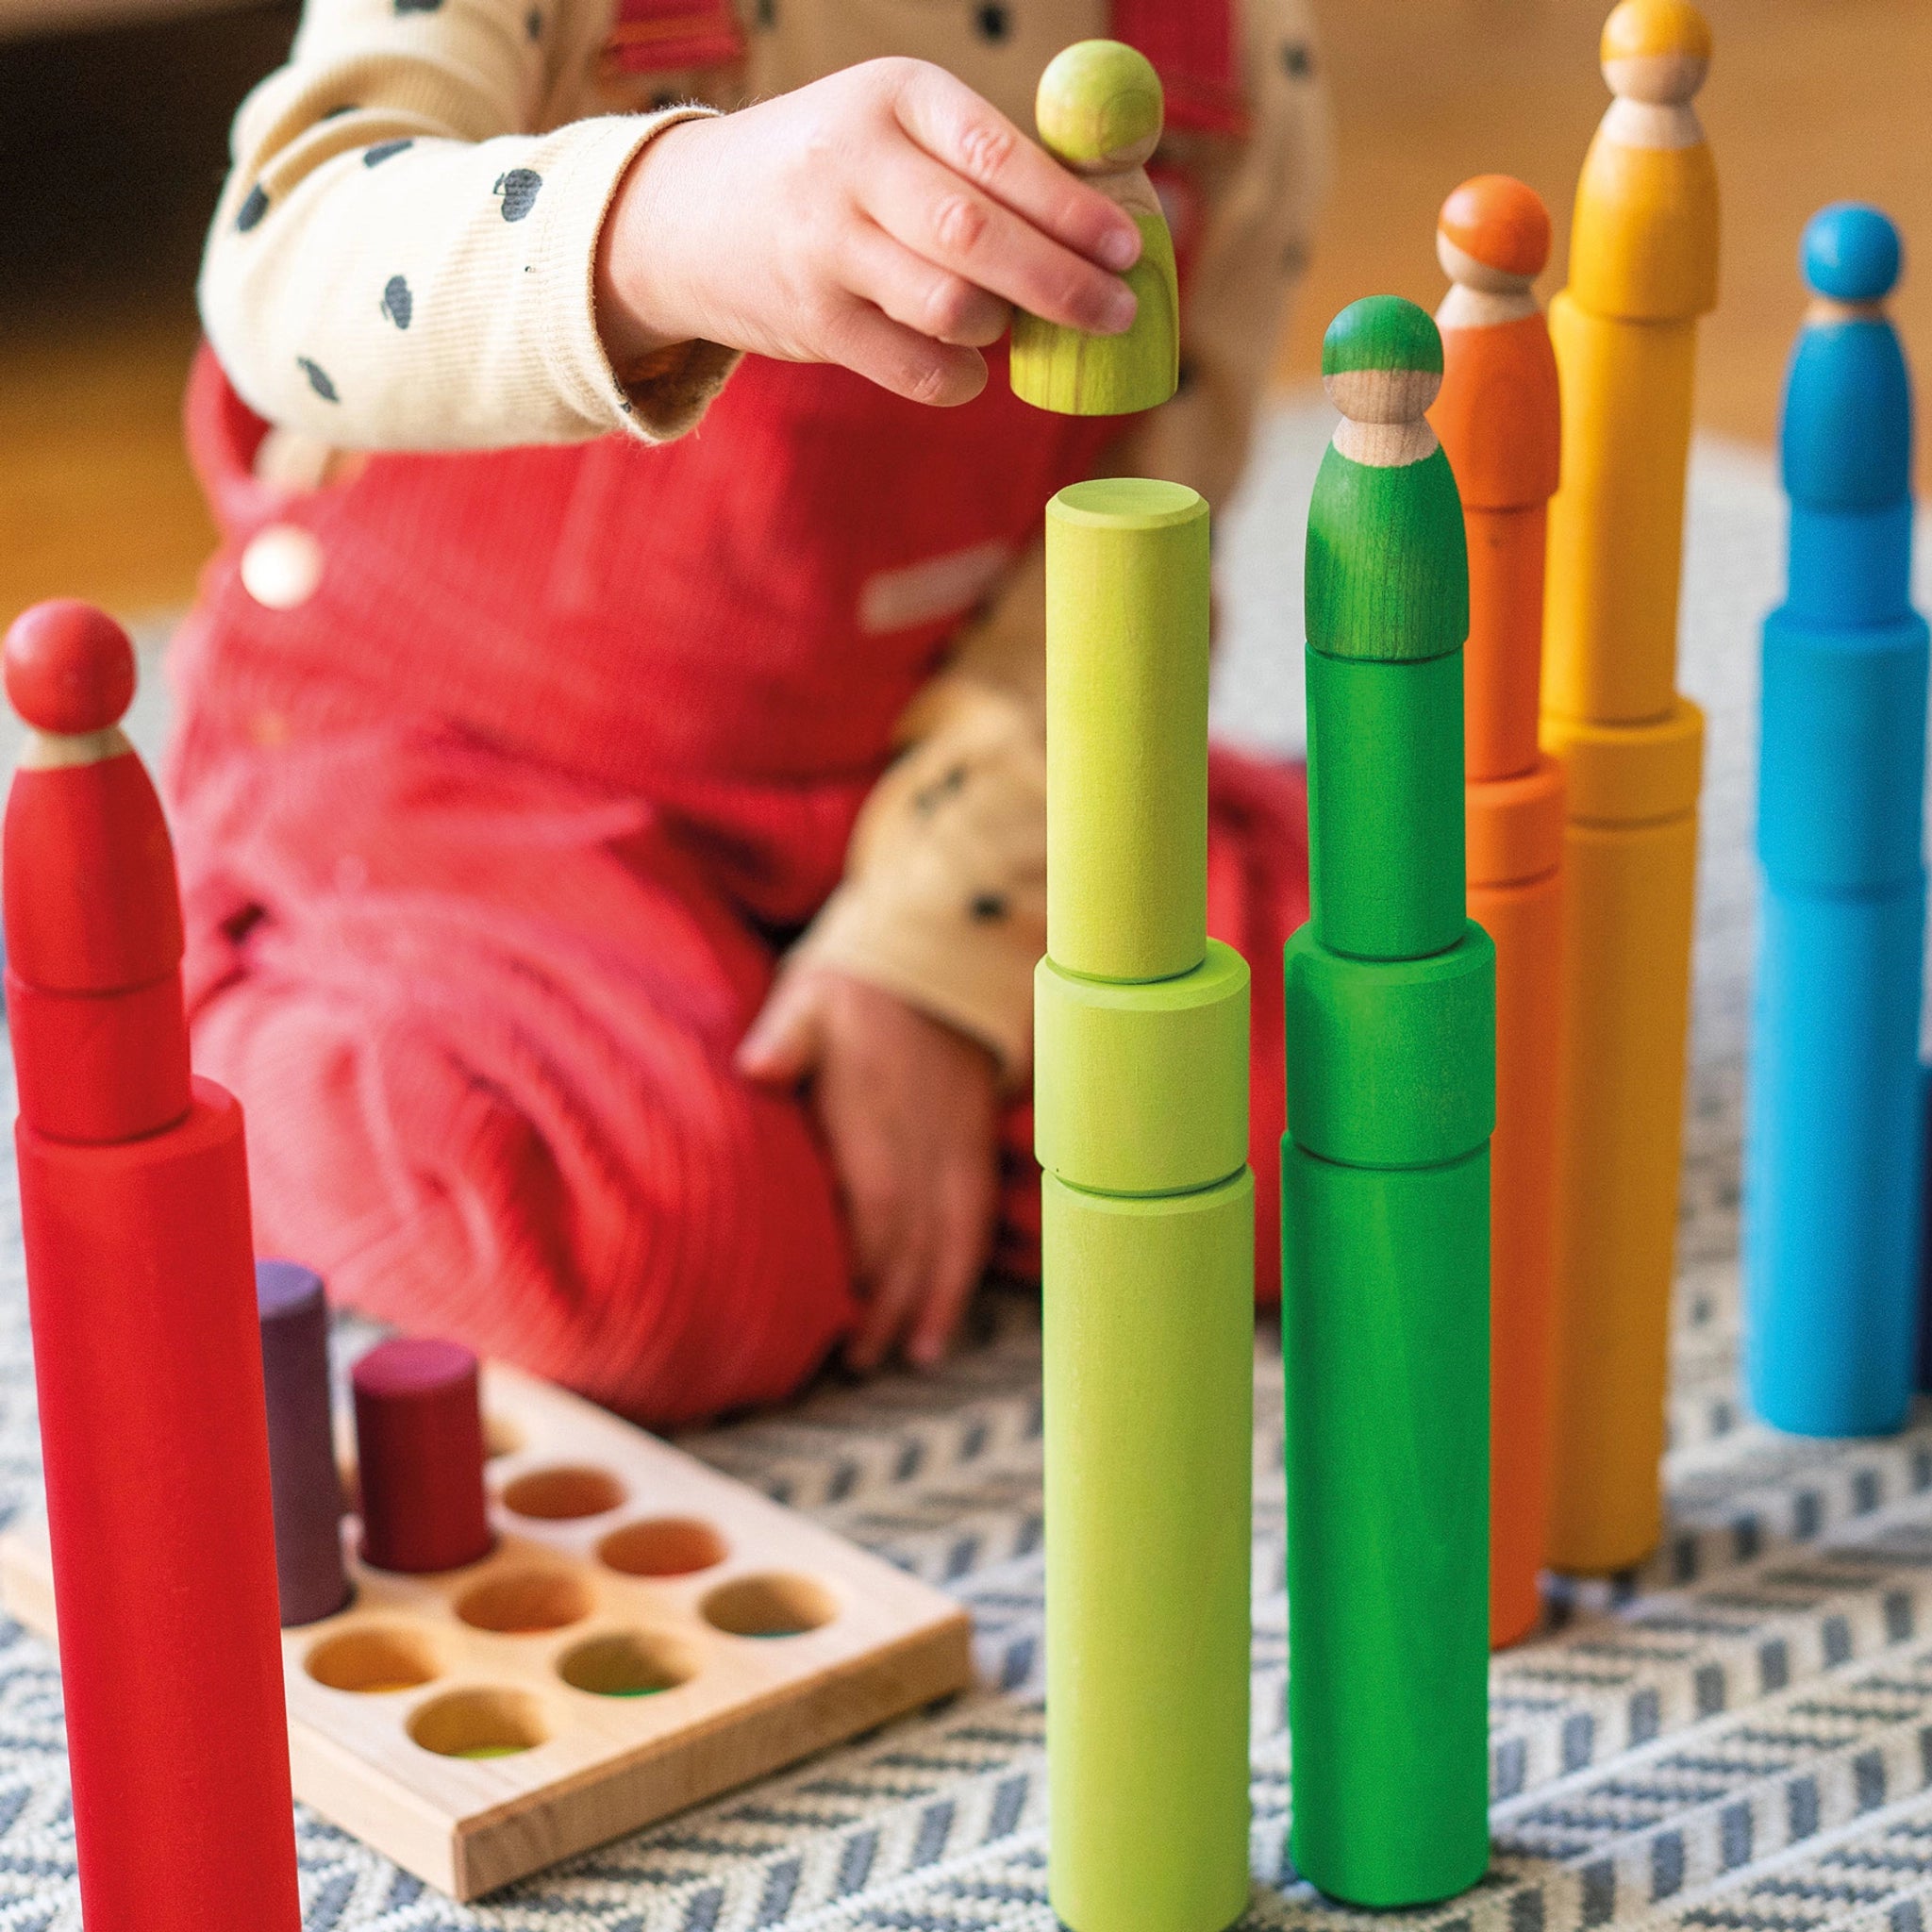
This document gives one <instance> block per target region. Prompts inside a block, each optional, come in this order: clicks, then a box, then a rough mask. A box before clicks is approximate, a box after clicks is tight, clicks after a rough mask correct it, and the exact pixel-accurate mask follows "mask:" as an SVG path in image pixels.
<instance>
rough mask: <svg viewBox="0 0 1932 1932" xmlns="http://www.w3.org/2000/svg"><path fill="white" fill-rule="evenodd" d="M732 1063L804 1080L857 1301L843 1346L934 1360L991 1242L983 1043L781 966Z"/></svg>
mask: <svg viewBox="0 0 1932 1932" xmlns="http://www.w3.org/2000/svg"><path fill="white" fill-rule="evenodd" d="M738 1065H739V1070H740V1071H741V1073H743V1074H745V1075H746V1076H747V1077H749V1078H751V1079H753V1080H757V1081H759V1082H761V1083H763V1084H765V1085H768V1086H782V1087H790V1086H793V1085H796V1084H797V1083H798V1082H799V1081H802V1080H803V1081H808V1082H809V1091H810V1098H811V1105H812V1108H813V1111H814V1112H815V1113H816V1114H817V1116H818V1119H819V1123H820V1125H821V1127H822V1128H823V1130H824V1136H825V1140H826V1141H827V1142H828V1143H829V1145H830V1148H831V1154H832V1164H833V1167H834V1169H835V1170H836V1172H837V1174H838V1176H839V1182H840V1186H841V1190H842V1191H843V1192H844V1196H845V1206H846V1210H847V1214H848V1216H849V1219H850V1223H851V1227H852V1246H853V1262H854V1268H855V1272H856V1274H857V1275H858V1291H859V1294H860V1296H861V1297H862V1299H863V1301H864V1303H865V1307H864V1312H863V1314H862V1315H861V1317H860V1320H859V1324H858V1330H857V1332H856V1333H854V1335H853V1336H852V1337H851V1339H850V1340H849V1341H847V1342H846V1344H845V1355H846V1359H847V1360H848V1361H849V1362H850V1363H851V1365H852V1366H853V1367H854V1368H855V1369H859V1370H870V1369H874V1368H876V1367H878V1365H879V1364H880V1363H881V1362H882V1361H883V1360H884V1359H885V1358H886V1357H887V1356H889V1355H890V1354H891V1352H892V1351H893V1350H894V1349H895V1348H898V1349H902V1350H903V1351H904V1353H905V1355H906V1357H907V1358H908V1360H909V1361H911V1362H913V1363H915V1364H917V1365H918V1366H920V1367H928V1366H930V1365H931V1364H932V1363H934V1362H937V1361H938V1360H939V1359H940V1358H941V1356H943V1355H944V1354H945V1352H946V1344H947V1343H948V1342H949V1341H951V1340H952V1337H953V1331H954V1330H955V1329H956V1328H957V1327H958V1324H959V1317H960V1316H961V1314H962V1313H963V1312H964V1311H965V1307H966V1303H967V1300H968V1298H969V1297H970V1296H971V1295H972V1292H973V1291H974V1287H975V1286H977V1284H978V1281H979V1277H980V1274H981V1273H982V1272H983V1271H984V1269H985V1267H986V1260H987V1256H988V1253H989V1251H990V1249H991V1244H992V1229H993V1209H994V1205H995V1200H996V1193H997V1185H998V1183H997V1167H996V1163H997V1158H998V1156H997V1147H996V1137H997V1131H998V1125H997V1110H998V1082H997V1080H996V1078H995V1073H994V1067H993V1060H992V1056H991V1054H989V1053H988V1052H987V1051H986V1049H985V1048H984V1047H982V1046H978V1045H976V1044H975V1043H974V1041H970V1040H968V1039H967V1038H966V1037H965V1035H964V1034H961V1033H956V1032H955V1031H954V1030H953V1029H952V1028H951V1027H950V1026H943V1025H941V1024H939V1022H937V1021H935V1020H929V1019H927V1018H926V1017H925V1015H924V1013H921V1012H918V1011H916V1010H915V1009H914V1008H911V1007H908V1005H907V1004H906V1003H905V1001H903V1000H901V999H898V998H895V997H894V996H893V995H892V994H891V993H889V992H887V991H883V990H882V989H881V988H879V987H875V986H869V985H867V984H866V982H865V981H863V980H860V979H853V978H851V977H849V976H848V975H847V974H843V973H838V972H834V971H832V970H831V969H829V968H826V967H805V968H803V969H801V970H800V971H799V972H797V973H792V974H786V975H785V976H784V977H783V978H781V979H780V980H779V982H778V984H777V987H776V988H775V989H774V991H773V993H772V996H771V998H770V999H769V1000H768V1001H767V1002H766V1004H765V1008H764V1011H763V1012H761V1013H760V1014H759V1015H758V1019H757V1021H756V1022H755V1023H754V1024H753V1026H752V1029H751V1031H750V1032H749V1033H748V1034H747V1035H746V1036H745V1039H744V1043H743V1044H742V1045H741V1047H740V1048H739V1050H738Z"/></svg>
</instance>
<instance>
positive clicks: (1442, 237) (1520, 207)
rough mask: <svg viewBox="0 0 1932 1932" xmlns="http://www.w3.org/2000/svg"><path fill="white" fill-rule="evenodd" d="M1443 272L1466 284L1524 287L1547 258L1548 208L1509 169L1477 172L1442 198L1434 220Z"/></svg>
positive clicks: (1497, 290)
mask: <svg viewBox="0 0 1932 1932" xmlns="http://www.w3.org/2000/svg"><path fill="white" fill-rule="evenodd" d="M1436 257H1437V259H1438V260H1440V261H1441V264H1442V273H1443V274H1444V275H1447V276H1448V277H1449V279H1450V280H1451V281H1452V282H1457V283H1459V284H1460V285H1461V286H1462V287H1463V288H1465V289H1482V290H1486V291H1489V292H1490V293H1491V294H1497V295H1502V294H1509V293H1511V292H1513V291H1517V290H1521V289H1527V288H1528V287H1529V285H1530V283H1532V282H1533V281H1535V280H1536V278H1537V276H1538V275H1541V274H1542V272H1543V269H1544V267H1545V265H1546V264H1547V263H1548V261H1549V258H1550V211H1549V209H1548V208H1545V207H1544V206H1543V198H1542V196H1541V195H1540V194H1539V193H1538V192H1536V190H1535V189H1534V188H1530V187H1526V186H1525V185H1524V183H1523V182H1521V181H1519V180H1517V179H1516V178H1515V176H1514V175H1476V176H1475V177H1474V179H1473V180H1469V181H1465V182H1464V183H1463V184H1462V186H1461V187H1460V188H1458V189H1457V190H1456V192H1454V193H1453V194H1451V195H1450V197H1449V199H1448V200H1447V201H1445V202H1444V203H1443V204H1442V212H1441V215H1440V216H1438V217H1437V221H1436Z"/></svg>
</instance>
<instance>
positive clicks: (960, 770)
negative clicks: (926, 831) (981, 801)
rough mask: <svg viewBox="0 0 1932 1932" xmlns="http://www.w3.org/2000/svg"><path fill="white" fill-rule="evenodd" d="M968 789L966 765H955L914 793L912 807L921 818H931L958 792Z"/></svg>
mask: <svg viewBox="0 0 1932 1932" xmlns="http://www.w3.org/2000/svg"><path fill="white" fill-rule="evenodd" d="M965 789H966V767H965V766H964V765H954V766H952V767H951V768H950V769H949V770H948V771H947V772H946V774H944V776H943V777H939V778H935V779H934V780H933V781H932V783H931V784H930V785H924V786H922V787H921V788H920V789H919V790H918V791H915V792H914V793H913V794H912V808H913V810H915V811H916V812H918V814H919V815H920V817H921V818H930V817H931V816H932V815H933V813H934V812H936V811H937V810H939V808H940V807H941V806H942V805H943V804H945V802H946V800H947V799H949V798H951V797H952V796H953V795H954V794H955V793H956V792H958V791H964V790H965Z"/></svg>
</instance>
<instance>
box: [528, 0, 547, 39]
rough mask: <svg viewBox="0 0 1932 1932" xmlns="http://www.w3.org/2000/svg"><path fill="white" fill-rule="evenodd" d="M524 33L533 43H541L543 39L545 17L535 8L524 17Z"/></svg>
mask: <svg viewBox="0 0 1932 1932" xmlns="http://www.w3.org/2000/svg"><path fill="white" fill-rule="evenodd" d="M524 31H525V33H526V34H528V35H529V37H530V38H531V39H532V40H533V41H541V39H542V38H543V16H542V14H541V13H540V12H539V11H538V10H537V8H534V7H533V8H530V10H529V12H527V13H526V14H525V15H524Z"/></svg>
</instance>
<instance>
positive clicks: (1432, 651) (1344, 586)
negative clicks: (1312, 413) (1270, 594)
mask: <svg viewBox="0 0 1932 1932" xmlns="http://www.w3.org/2000/svg"><path fill="white" fill-rule="evenodd" d="M1360 306H1361V305H1359V304H1357V307H1360ZM1417 313H1418V314H1420V313H1421V311H1420V310H1418V311H1417ZM1426 320H1427V318H1426V317H1424V321H1426ZM1305 608H1306V611H1307V626H1308V642H1309V644H1310V646H1312V648H1314V649H1315V650H1318V651H1322V652H1325V653H1326V654H1327V655H1328V656H1329V657H1331V658H1381V659H1384V660H1388V661H1392V662H1411V663H1413V662H1418V661H1420V660H1421V659H1424V658H1441V657H1446V656H1447V655H1448V654H1449V653H1450V652H1452V651H1458V650H1460V649H1461V648H1462V645H1463V641H1464V640H1465V639H1467V637H1468V636H1469V552H1468V548H1467V541H1466V539H1465V537H1464V534H1463V525H1462V502H1461V499H1460V497H1459V496H1458V494H1457V489H1456V478H1455V476H1454V475H1453V474H1452V473H1451V471H1450V468H1449V458H1447V457H1446V456H1444V455H1443V453H1442V452H1441V450H1440V449H1438V450H1437V451H1436V452H1435V454H1434V455H1432V456H1429V457H1426V458H1424V459H1423V460H1422V461H1421V462H1419V463H1405V464H1403V465H1402V466H1401V467H1399V468H1397V469H1376V468H1372V467H1371V466H1369V465H1368V464H1366V463H1357V462H1356V461H1354V460H1353V459H1352V458H1348V457H1345V456H1343V455H1342V454H1341V451H1340V450H1338V449H1335V448H1332V447H1331V448H1330V450H1329V451H1328V454H1327V456H1326V457H1324V458H1323V461H1322V469H1321V474H1320V475H1318V476H1317V477H1316V479H1315V494H1314V501H1313V502H1312V504H1311V505H1310V506H1309V509H1308V547H1307V575H1306V579H1305Z"/></svg>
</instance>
